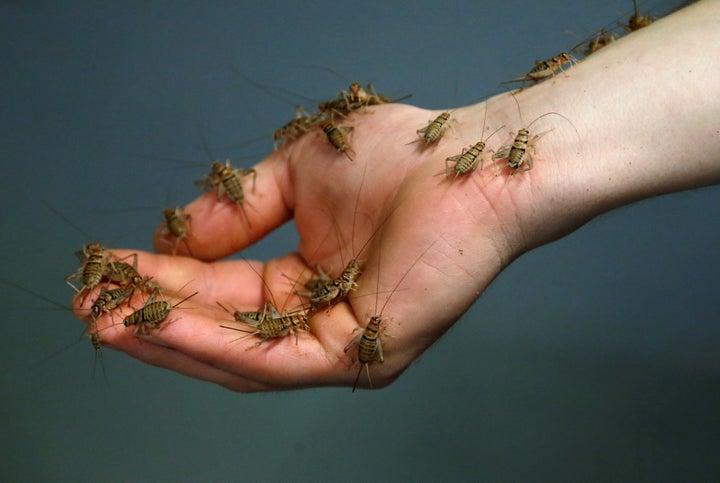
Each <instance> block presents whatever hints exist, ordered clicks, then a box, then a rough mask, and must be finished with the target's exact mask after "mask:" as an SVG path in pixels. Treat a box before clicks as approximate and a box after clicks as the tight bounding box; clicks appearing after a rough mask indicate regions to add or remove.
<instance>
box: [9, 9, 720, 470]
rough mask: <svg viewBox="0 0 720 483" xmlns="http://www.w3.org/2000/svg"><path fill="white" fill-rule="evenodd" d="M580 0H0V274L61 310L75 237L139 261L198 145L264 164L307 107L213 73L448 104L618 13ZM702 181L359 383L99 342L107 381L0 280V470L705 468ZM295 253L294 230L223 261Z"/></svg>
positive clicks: (713, 333) (510, 283) (715, 370)
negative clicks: (281, 385)
mask: <svg viewBox="0 0 720 483" xmlns="http://www.w3.org/2000/svg"><path fill="white" fill-rule="evenodd" d="M589 3H591V2H562V1H557V0H552V1H548V2H512V1H506V2H495V3H493V2H429V1H420V2H375V1H369V2H327V1H315V2H287V1H283V2H263V3H262V6H261V5H259V4H260V2H203V3H200V2H197V3H196V2H118V3H115V4H110V3H102V2H97V3H90V2H2V3H0V38H1V39H2V42H0V63H1V65H2V66H3V73H2V84H1V86H2V87H1V88H0V159H2V163H1V164H0V184H1V186H2V190H1V191H0V196H1V197H2V198H1V200H2V205H3V209H2V210H1V211H0V217H1V218H2V227H3V228H2V232H1V234H0V248H2V254H3V256H2V259H3V263H2V268H0V271H1V273H0V277H2V279H4V280H12V281H14V282H15V283H17V284H20V285H22V286H25V287H30V288H32V289H33V290H35V291H37V292H40V293H42V294H44V295H46V296H47V297H49V298H50V299H52V300H55V301H57V302H58V303H60V304H68V303H69V300H70V297H71V295H72V293H71V291H70V289H69V288H68V287H67V286H66V285H65V284H64V282H63V278H64V277H65V276H66V275H68V274H69V273H70V272H72V271H73V270H74V269H75V268H76V267H77V260H76V259H75V257H74V256H73V252H74V251H76V250H78V249H79V248H80V247H81V246H82V245H83V244H84V243H86V242H87V241H89V239H88V238H90V239H94V238H101V239H102V240H103V241H105V242H106V243H108V244H111V245H114V246H125V247H132V248H137V249H145V250H151V249H152V246H151V234H152V231H153V229H154V227H155V226H157V225H158V224H159V223H160V218H161V215H160V210H161V208H162V207H163V206H165V205H175V204H184V203H186V202H188V201H189V200H191V199H193V198H194V197H195V196H197V195H198V192H197V190H196V189H195V187H194V186H193V181H194V180H195V179H197V178H199V177H200V176H202V174H204V172H206V171H207V167H206V165H207V156H206V153H205V152H204V151H203V149H202V141H201V137H200V134H199V132H200V130H201V131H202V133H204V135H205V136H206V137H207V139H208V142H209V144H210V145H211V147H212V150H213V153H214V154H215V155H216V156H217V158H222V159H224V158H226V157H230V158H232V159H238V158H243V157H245V158H244V159H248V161H247V162H246V163H245V164H251V163H252V162H254V161H255V160H258V159H260V158H261V157H262V156H263V154H265V153H267V152H269V151H270V150H271V149H272V142H271V132H272V131H273V130H274V129H276V128H277V127H279V126H280V125H281V124H283V123H284V122H286V121H287V120H289V119H290V118H291V117H292V114H293V110H292V109H293V105H294V104H295V103H298V102H303V101H302V99H300V100H298V99H296V98H292V97H291V96H289V95H287V96H285V95H283V96H282V98H280V97H277V96H275V97H273V96H271V95H268V94H267V93H265V92H262V91H259V90H258V89H256V88H255V87H253V86H252V85H250V84H249V83H248V82H246V81H245V80H243V79H242V77H240V76H239V75H238V74H237V72H236V71H235V70H240V71H242V72H244V73H245V74H246V75H247V76H249V77H251V78H252V79H254V80H255V81H257V82H259V83H262V84H265V85H269V86H273V87H276V88H279V89H287V90H291V91H294V92H297V93H299V94H302V95H304V96H307V97H310V98H314V99H324V98H328V97H330V96H332V95H333V94H334V93H335V92H337V91H338V90H339V89H341V88H345V87H346V86H347V84H349V82H350V81H359V82H361V83H366V82H373V83H374V84H375V85H376V86H377V87H378V89H380V90H381V91H382V92H383V93H387V94H388V95H390V96H397V97H399V96H402V95H405V94H407V93H411V94H412V98H411V99H410V100H409V101H407V102H410V103H412V104H415V105H419V106H423V107H427V108H435V109H444V108H447V107H449V106H453V105H461V104H465V103H469V102H474V101H476V100H477V99H479V98H482V97H485V96H487V95H489V94H492V93H495V92H499V91H500V90H501V88H500V86H499V85H498V84H499V83H500V82H501V81H503V80H507V79H510V78H513V77H515V76H517V75H519V74H522V73H523V72H526V71H527V70H528V69H529V67H531V66H532V65H533V61H534V60H535V59H546V58H548V57H551V56H553V55H555V54H556V53H558V52H561V51H563V50H568V49H570V48H571V47H572V46H574V45H575V44H577V43H578V42H579V40H578V39H576V38H575V37H573V36H571V35H569V34H567V33H566V32H564V30H565V29H567V30H570V31H572V32H575V33H577V34H578V35H580V36H589V35H591V34H592V33H593V32H594V31H596V30H597V28H598V27H600V26H601V25H606V24H607V25H610V26H614V25H615V22H616V20H617V19H619V18H620V17H621V16H625V17H627V15H629V12H630V10H631V2H629V1H620V0H617V1H616V0H608V1H603V2H592V3H593V5H592V6H588V4H589ZM641 5H642V7H643V8H644V9H646V10H648V11H650V12H652V13H654V14H655V15H661V14H662V13H664V12H666V11H667V10H669V9H670V8H672V5H673V4H672V2H662V1H658V2H652V1H648V2H644V3H641ZM318 66H321V67H318ZM234 69H235V70H234ZM328 69H332V70H333V71H334V72H336V73H337V74H334V73H332V72H330V71H328ZM608 82H612V79H608ZM609 122H611V120H609ZM638 122H642V120H638ZM667 122H668V123H672V122H673V120H672V119H668V120H667ZM161 157H164V158H178V159H185V160H188V161H192V162H197V163H200V164H201V165H202V166H193V165H192V164H191V163H182V162H171V161H167V160H161V159H158V158H161ZM647 161H648V162H649V163H650V162H652V160H647ZM719 193H720V192H719V191H718V188H717V187H711V188H705V189H700V190H695V191H692V192H684V193H678V194H673V195H669V196H663V197H659V198H655V199H651V200H646V201H643V202H641V203H637V204H634V205H632V206H628V207H624V208H622V209H619V210H616V211H614V212H612V213H609V214H606V215H604V216H602V217H600V218H599V219H596V220H594V221H592V222H591V223H589V224H588V225H586V226H585V227H583V228H582V229H580V230H578V231H577V232H575V233H573V234H572V235H570V236H568V237H566V238H564V239H562V240H560V241H558V242H556V243H553V244H551V245H549V246H545V247H542V248H539V249H537V250H535V251H533V252H531V253H529V254H526V255H525V256H523V257H521V258H520V259H519V260H517V261H516V262H515V263H513V264H512V265H511V266H510V267H509V268H508V269H507V270H506V271H505V272H504V273H502V274H501V275H500V277H499V278H498V279H497V280H495V281H494V282H493V284H492V285H491V286H490V287H489V288H488V290H487V292H486V293H485V294H484V295H483V297H482V298H481V299H480V300H479V301H478V302H477V303H476V304H475V305H474V306H473V308H472V309H471V310H470V311H469V312H468V313H467V314H466V315H465V316H464V317H463V318H462V319H461V320H460V321H459V322H458V323H457V324H456V325H455V326H454V327H453V329H452V330H451V331H450V332H449V333H448V334H447V335H445V336H444V337H443V338H442V339H441V340H440V341H438V342H437V343H436V344H435V345H434V346H433V347H432V348H430V350H428V351H427V352H426V353H425V354H424V355H423V356H422V357H421V358H420V360H418V361H417V362H416V363H414V364H413V365H412V367H411V368H410V369H409V370H408V371H407V372H406V373H405V374H404V375H403V376H402V377H401V378H400V379H399V380H398V381H397V382H396V383H395V384H393V385H392V386H390V387H389V388H387V389H384V390H381V391H374V392H371V391H359V392H357V393H355V394H352V393H351V391H350V389H349V388H342V389H317V390H304V391H295V392H286V393H273V394H255V395H242V394H235V393H231V392H229V391H227V390H224V389H222V388H220V387H216V386H214V385H211V384H208V383H203V382H200V381H195V380H190V379H188V378H185V377H183V376H180V375H177V374H174V373H171V372H168V371H164V370H161V369H157V368H154V367H150V366H147V365H144V364H141V363H139V362H136V361H135V360H132V359H130V358H129V357H127V356H125V355H124V354H121V353H117V352H113V351H111V350H106V351H104V366H105V371H106V374H107V377H106V378H104V377H103V373H102V370H101V369H100V367H97V368H95V369H93V359H94V353H93V350H92V348H91V347H90V344H88V343H87V341H85V340H82V341H80V342H77V341H78V337H79V336H80V333H81V332H82V330H83V324H81V323H80V322H79V321H77V320H76V319H74V317H72V316H71V315H70V314H69V313H68V312H67V311H63V310H61V309H58V308H57V307H55V306H53V305H51V304H48V303H47V302H45V301H43V300H40V299H38V298H37V297H34V296H32V295H30V294H27V293H25V292H23V291H21V290H17V289H14V288H12V287H8V286H7V285H5V286H3V288H2V291H0V302H1V303H2V304H3V313H4V314H5V316H4V317H3V323H4V327H3V331H2V337H0V349H1V352H0V357H1V360H0V364H1V367H2V368H3V370H2V371H1V372H0V373H1V376H0V387H1V388H2V397H1V398H0V418H2V428H3V430H2V432H1V436H0V438H1V441H2V446H3V454H4V457H3V464H2V465H0V479H2V480H3V481H48V480H53V481H201V480H203V481H223V480H248V481H260V480H264V481H282V480H285V481H288V480H293V481H353V480H365V481H367V480H377V481H391V480H395V481H398V480H404V481H409V480H426V481H428V480H440V479H445V480H447V479H450V478H451V479H453V480H454V481H463V480H465V481H470V480H474V481H478V480H480V481H563V480H564V481H588V480H590V481H611V480H612V481H679V480H684V481H690V480H694V481H711V480H714V481H717V478H718V475H719V474H720V458H718V455H719V454H720V436H719V435H720V416H719V414H720V413H719V412H718V408H719V407H720V352H719V351H718V348H719V347H720V323H719V322H720V320H719V319H718V313H719V310H718V309H719V308H720V302H718V300H719V298H718V283H717V276H718V272H720V251H719V250H718V248H720V232H719V231H718V221H719V220H720V203H718V194H719ZM47 205H50V206H52V207H53V208H54V209H55V210H58V211H60V212H62V213H64V214H65V216H66V217H67V218H69V219H70V220H71V221H72V222H73V223H74V224H75V225H77V226H79V227H80V228H81V229H82V230H83V231H84V232H85V234H83V233H81V232H80V231H78V230H77V229H75V228H73V227H72V226H70V225H69V224H68V223H67V222H66V221H65V220H63V219H62V218H61V217H59V216H58V215H57V214H56V213H55V212H53V211H52V210H51V209H49V208H48V206H47ZM295 243H296V237H295V235H294V228H293V226H292V224H290V225H288V226H286V227H284V228H283V229H281V230H280V231H279V233H276V234H274V235H273V236H271V237H270V239H268V240H266V241H263V242H262V243H261V244H259V245H258V246H256V247H253V248H251V249H249V250H248V251H247V252H245V255H246V256H248V257H257V258H261V259H268V258H271V257H273V256H277V255H279V254H283V253H285V252H287V251H290V250H293V249H294V244H295Z"/></svg>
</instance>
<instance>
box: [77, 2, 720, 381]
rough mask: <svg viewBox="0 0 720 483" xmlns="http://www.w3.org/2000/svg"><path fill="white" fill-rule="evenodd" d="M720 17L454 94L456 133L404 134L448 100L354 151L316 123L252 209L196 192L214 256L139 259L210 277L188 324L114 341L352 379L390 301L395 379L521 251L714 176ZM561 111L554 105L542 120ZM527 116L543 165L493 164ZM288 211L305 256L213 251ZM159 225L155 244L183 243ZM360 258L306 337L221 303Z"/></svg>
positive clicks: (225, 364)
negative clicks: (276, 329) (265, 335)
mask: <svg viewBox="0 0 720 483" xmlns="http://www.w3.org/2000/svg"><path fill="white" fill-rule="evenodd" d="M719 26H720V2H717V1H705V2H701V3H698V4H695V5H693V6H691V7H689V8H687V9H685V10H682V11H680V12H678V13H676V14H673V15H672V16H670V17H668V18H666V19H663V20H661V21H658V22H656V23H655V24H653V25H651V26H650V27H647V28H645V29H642V30H640V31H638V32H635V33H633V34H632V35H629V36H627V37H625V38H623V39H621V40H619V41H617V42H615V43H613V44H612V45H610V46H609V47H606V48H604V49H602V50H601V51H599V52H597V53H595V54H593V55H592V56H591V57H590V58H588V59H587V60H585V61H583V62H582V63H580V64H579V65H577V66H575V67H573V68H572V69H570V70H569V71H568V72H566V73H561V74H559V75H557V76H555V77H554V78H552V79H550V80H548V81H545V82H543V83H541V84H539V85H537V86H534V87H532V88H529V89H526V90H524V91H523V92H521V93H519V94H517V95H516V99H517V104H516V101H515V99H513V97H512V96H510V95H509V94H502V95H500V96H496V97H494V98H492V99H489V100H488V102H487V103H481V104H478V105H474V106H468V107H466V108H462V109H458V110H457V111H455V112H454V117H455V118H456V119H457V122H456V124H455V129H454V131H453V132H448V134H446V137H445V138H444V139H443V140H442V141H441V142H440V144H439V145H438V146H436V147H429V148H427V149H421V146H420V145H419V144H418V143H415V144H408V142H409V141H412V140H413V139H414V138H415V137H416V135H415V131H416V130H417V129H418V128H421V127H423V126H425V125H426V124H427V121H428V120H429V119H432V118H433V117H434V116H435V115H437V114H438V113H434V112H428V111H426V110H423V109H418V108H414V107H412V106H403V105H385V106H377V107H373V108H372V109H371V110H372V113H355V114H353V115H352V116H351V118H350V119H349V122H350V123H351V124H352V125H353V126H354V131H353V134H352V137H351V143H352V148H353V150H354V152H355V153H356V154H355V155H354V156H353V159H354V161H352V162H351V161H349V160H348V159H346V158H345V157H344V156H342V155H341V154H339V153H337V152H336V151H335V150H334V149H333V148H332V147H330V146H329V145H328V144H327V143H326V142H325V141H324V139H323V138H322V133H321V132H318V131H317V130H315V131H311V132H309V133H307V134H306V135H304V136H303V137H301V138H300V139H298V140H296V141H294V142H291V143H289V144H288V145H287V146H284V147H283V148H282V149H280V150H278V151H276V152H274V153H273V154H272V155H270V156H269V157H268V158H266V159H265V160H263V161H262V162H261V163H259V164H258V165H257V166H256V169H257V186H256V192H257V194H258V196H256V197H252V196H251V195H248V202H249V203H250V204H251V205H252V207H249V206H246V207H245V215H247V220H246V218H245V217H244V215H241V214H240V213H239V212H238V210H239V209H240V208H239V207H237V206H235V205H234V204H231V203H228V202H227V201H225V200H220V201H218V199H217V197H216V196H215V194H212V193H209V194H206V195H204V196H202V197H200V198H199V199H198V200H196V201H195V202H193V203H192V204H191V205H189V206H188V207H187V212H188V213H190V214H191V216H192V220H193V234H192V236H191V238H190V240H189V243H191V245H192V252H193V255H194V256H195V257H197V258H199V259H200V260H205V261H206V262H203V261H199V260H193V259H189V258H184V257H169V256H162V255H151V254H146V253H141V254H140V266H141V268H142V270H143V272H145V273H149V274H151V275H153V276H154V280H157V281H158V282H159V283H160V284H161V285H162V286H163V287H165V288H166V289H167V290H168V291H171V290H177V289H179V288H180V287H181V286H182V285H184V284H185V283H187V282H188V281H189V280H191V281H192V285H191V286H189V287H188V290H192V291H194V290H198V291H199V292H200V293H199V294H198V295H197V296H196V297H194V298H193V299H192V300H190V301H188V302H187V306H188V307H191V310H185V311H180V310H177V311H176V312H177V313H174V314H173V316H174V317H176V318H177V321H176V322H174V323H172V324H170V325H168V326H167V327H164V328H163V329H162V330H157V331H154V333H153V336H154V338H155V339H154V340H155V342H159V344H153V343H149V342H148V341H146V340H139V339H138V338H135V337H133V336H132V335H131V331H128V330H125V329H124V327H122V326H119V325H116V326H112V327H109V325H110V321H109V320H107V318H105V319H102V320H101V321H100V322H99V327H101V329H100V330H101V335H102V338H103V340H104V341H105V343H106V344H108V345H110V346H112V347H115V348H118V349H120V350H123V351H126V352H127V353H129V354H130V355H132V356H134V357H137V358H140V359H141V360H144V361H146V362H149V363H152V364H155V365H159V366H162V367H166V368H169V369H172V370H175V371H178V372H181V373H183V374H187V375H189V376H192V377H197V378H201V379H205V380H209V381H213V382H216V383H218V384H222V385H224V386H226V387H228V388H231V389H233V390H239V391H254V390H271V389H286V388H295V387H307V386H318V385H349V384H350V385H351V384H352V383H353V381H354V379H355V376H356V374H357V370H358V367H359V366H358V364H357V353H356V349H355V348H352V349H351V350H349V351H348V352H347V353H346V352H345V351H344V348H345V347H346V346H347V345H348V343H349V342H350V340H352V338H353V337H354V335H356V334H357V332H353V331H354V330H355V329H362V328H364V327H365V326H366V325H367V324H368V316H369V315H376V314H378V312H382V313H381V314H380V315H382V316H383V317H385V318H386V327H387V332H386V334H385V335H383V336H381V341H382V344H383V353H384V359H385V360H384V363H382V364H380V363H379V362H378V361H375V362H373V363H372V364H371V365H370V371H371V373H372V378H373V383H374V386H375V387H380V386H383V385H386V384H389V383H390V382H392V381H393V380H394V379H395V378H396V377H398V376H399V375H400V374H401V373H402V371H403V370H404V369H405V368H407V367H408V366H409V364H410V363H411V362H412V361H413V360H414V359H415V358H417V356H418V355H419V354H420V353H421V352H422V351H424V350H425V349H426V348H427V347H429V346H430V345H431V344H432V343H433V342H434V341H435V340H437V339H438V338H439V337H440V336H441V335H442V334H443V333H444V332H445V331H446V330H447V329H448V328H449V327H451V326H452V324H453V323H454V322H455V321H456V320H457V319H458V318H459V317H460V316H461V315H462V314H463V313H464V312H465V311H466V310H467V308H468V307H469V306H470V305H471V304H472V303H473V302H474V301H475V300H476V299H477V297H479V296H480V294H482V292H483V291H484V289H485V288H486V287H487V285H488V284H489V283H490V282H491V281H492V279H493V278H494V277H495V276H497V274H498V273H499V272H500V271H501V270H502V269H503V268H505V267H506V266H507V265H508V264H509V263H511V261H512V260H514V259H515V258H517V257H518V256H519V255H521V254H522V253H524V252H525V251H527V250H530V249H532V248H534V247H536V246H539V245H542V244H544V243H548V242H550V241H552V240H555V239H557V238H560V237H562V236H563V235H565V234H567V233H569V232H571V231H572V230H574V229H576V228H578V227H579V226H581V225H582V224H583V223H585V222H587V221H588V220H590V219H591V218H593V217H594V216H597V215H598V214H600V213H603V212H605V211H608V210H610V209H613V208H615V207H617V206H621V205H623V204H627V203H630V202H633V201H635V200H639V199H642V198H645V197H649V196H655V195H659V194H663V193H668V192H672V191H677V190H682V189H689V188H694V187H698V186H704V185H709V184H713V183H717V182H718V180H719V179H720V135H719V134H718V131H719V130H720V121H718V114H720V107H719V106H718V101H717V99H718V98H719V96H718V92H717V91H718V89H719V87H718V83H717V79H718V76H717V73H718V72H720V69H719V68H718V67H720V55H718V54H720V36H718V33H717V32H718V27H719ZM518 104H519V109H518ZM486 109H487V121H486V122H485V121H484V120H485V110H486ZM549 112H555V113H558V115H555V114H552V115H547V116H544V117H543V118H541V119H539V120H538V121H537V122H534V120H535V119H536V118H538V117H539V116H541V115H543V114H546V113H549ZM521 118H522V119H521ZM483 125H485V130H484V131H483ZM501 126H504V128H503V129H501V130H500V131H499V133H498V134H496V135H495V136H493V137H492V138H490V139H489V140H488V146H487V148H486V150H487V152H486V155H485V158H484V159H485V162H484V167H483V169H482V170H478V171H475V172H473V173H471V174H469V175H468V176H467V178H458V179H457V180H453V181H448V180H444V178H443V176H436V175H437V174H438V173H439V172H442V171H443V170H444V169H445V159H446V158H447V157H449V156H454V155H457V154H459V153H460V152H461V151H462V149H463V148H466V147H468V145H470V144H473V143H475V142H476V141H478V140H480V139H485V138H487V136H488V135H489V134H490V133H491V132H493V131H494V130H495V129H497V128H499V127H501ZM523 127H528V128H529V130H530V131H531V134H530V136H531V138H532V136H534V135H535V134H539V133H545V134H544V135H543V136H542V137H541V138H539V139H537V140H535V141H534V142H533V141H531V145H532V147H531V148H530V154H531V155H532V158H533V166H534V169H532V170H530V171H524V172H515V173H514V174H513V170H512V169H510V168H507V167H505V168H502V169H501V166H502V164H501V163H503V162H504V161H503V160H502V159H498V160H496V161H497V162H498V165H497V167H495V166H493V162H492V161H491V160H490V156H489V155H488V153H490V152H491V150H494V151H497V150H499V149H500V147H501V146H504V145H508V144H510V143H512V139H513V137H514V136H515V133H517V131H518V130H519V129H521V128H523ZM290 217H294V219H295V223H296V225H297V228H298V231H299V233H300V236H301V243H300V246H299V247H298V251H299V255H300V256H298V255H297V254H290V255H288V256H286V257H283V258H280V259H275V260H271V261H269V262H268V263H267V264H259V263H255V262H253V263H252V268H251V264H250V263H248V262H245V261H225V262H216V261H214V260H217V259H219V258H222V257H225V256H227V255H230V254H232V253H235V252H236V251H238V250H242V249H243V248H244V247H246V246H248V245H249V244H251V243H254V242H256V241H258V240H260V239H261V238H262V237H263V236H264V235H265V234H267V233H268V232H269V231H271V230H273V229H275V228H276V227H277V226H279V225H280V224H281V223H283V222H284V221H286V220H288V219H289V218H290ZM247 221H249V224H248V223H247ZM378 228H382V229H381V230H379V231H378ZM160 237H161V235H160V234H157V236H156V247H157V249H158V251H165V252H168V251H170V247H171V245H172V244H168V243H162V242H160ZM183 250H184V247H183V245H182V244H181V245H180V246H179V251H181V252H182V251H183ZM118 254H119V255H123V254H125V252H118ZM353 256H358V257H360V258H361V259H363V260H364V273H363V275H362V277H361V278H360V279H359V281H358V283H359V287H358V290H357V291H356V292H354V293H353V294H351V296H350V299H349V301H348V302H343V303H340V304H338V305H336V306H335V307H334V308H332V309H331V310H329V311H325V310H323V311H320V312H318V313H317V314H316V315H315V316H313V317H312V319H311V321H310V327H311V332H310V333H309V334H306V333H301V334H300V335H299V337H298V341H297V343H296V342H295V340H294V338H293V337H285V338H282V339H280V340H278V341H276V342H267V343H264V344H262V345H256V343H257V338H256V337H249V338H246V339H243V340H239V341H238V340H236V339H237V338H238V337H239V334H238V333H234V332H232V331H230V330H227V329H222V328H220V327H219V325H220V324H221V323H224V321H225V320H228V316H227V314H224V313H223V312H222V311H221V310H219V309H218V307H217V305H216V302H218V301H220V302H222V303H224V304H226V305H232V306H234V307H237V308H239V309H242V310H255V309H258V308H259V307H260V306H261V304H262V303H263V301H264V300H266V299H269V298H274V299H275V300H276V301H284V300H285V298H286V297H285V295H284V294H286V293H287V292H288V291H290V290H291V289H290V284H289V283H288V281H287V278H285V277H284V276H283V274H285V275H288V276H290V277H291V278H293V277H297V276H300V277H302V276H304V275H307V274H310V273H311V272H312V269H313V268H314V267H315V266H316V265H320V266H322V267H324V268H325V270H327V271H330V272H331V275H333V276H336V275H337V274H338V273H339V271H340V270H341V269H342V267H343V266H345V264H347V262H348V261H349V259H350V258H351V257H353ZM253 269H254V270H253ZM256 272H257V273H256ZM260 275H262V278H261V276H260ZM265 284H267V285H265ZM268 287H269V288H268ZM179 298H182V295H181V296H179V297H178V299H179ZM76 303H78V301H77V300H76ZM128 310H130V309H128ZM108 327H109V328H108ZM390 336H391V337H390ZM161 344H162V345H161ZM360 385H361V386H367V385H368V382H367V381H366V380H364V379H361V382H360Z"/></svg>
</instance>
